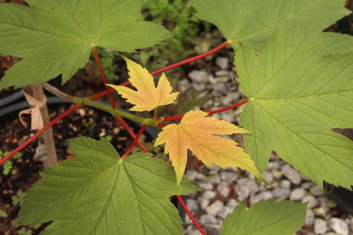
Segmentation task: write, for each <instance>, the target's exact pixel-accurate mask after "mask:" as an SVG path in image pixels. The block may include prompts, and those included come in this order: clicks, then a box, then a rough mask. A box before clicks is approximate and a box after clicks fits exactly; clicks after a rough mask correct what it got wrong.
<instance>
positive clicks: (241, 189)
mask: <svg viewBox="0 0 353 235" xmlns="http://www.w3.org/2000/svg"><path fill="white" fill-rule="evenodd" d="M235 192H236V193H237V195H238V200H239V201H244V200H245V199H246V198H247V197H248V196H249V195H250V189H249V187H247V186H243V185H239V186H237V187H236V188H235Z"/></svg>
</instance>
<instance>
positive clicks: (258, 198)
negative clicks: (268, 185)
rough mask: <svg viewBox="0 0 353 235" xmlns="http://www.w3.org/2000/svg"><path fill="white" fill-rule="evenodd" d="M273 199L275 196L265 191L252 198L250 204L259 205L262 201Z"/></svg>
mask: <svg viewBox="0 0 353 235" xmlns="http://www.w3.org/2000/svg"><path fill="white" fill-rule="evenodd" d="M272 197H273V195H272V193H271V192H269V191H264V192H261V193H260V194H258V195H256V196H254V197H251V198H250V203H251V204H252V205H253V204H255V203H258V202H260V201H264V200H267V199H270V198H272Z"/></svg>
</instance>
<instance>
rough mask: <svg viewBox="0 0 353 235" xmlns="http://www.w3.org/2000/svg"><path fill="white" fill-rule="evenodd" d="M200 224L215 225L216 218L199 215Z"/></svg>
mask: <svg viewBox="0 0 353 235" xmlns="http://www.w3.org/2000/svg"><path fill="white" fill-rule="evenodd" d="M200 223H201V224H217V219H216V217H214V216H212V215H201V217H200Z"/></svg>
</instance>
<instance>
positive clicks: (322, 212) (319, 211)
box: [314, 207, 327, 217]
mask: <svg viewBox="0 0 353 235" xmlns="http://www.w3.org/2000/svg"><path fill="white" fill-rule="evenodd" d="M326 213H327V211H326V210H325V209H324V208H322V207H319V208H315V209H314V214H315V215H316V216H320V217H324V216H325V215H326Z"/></svg>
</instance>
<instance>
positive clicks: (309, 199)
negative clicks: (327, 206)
mask: <svg viewBox="0 0 353 235" xmlns="http://www.w3.org/2000/svg"><path fill="white" fill-rule="evenodd" d="M302 202H309V203H308V208H310V209H311V208H313V207H316V206H317V205H318V202H317V200H316V199H315V198H314V197H313V196H311V195H308V196H305V197H304V198H303V200H302Z"/></svg>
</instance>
